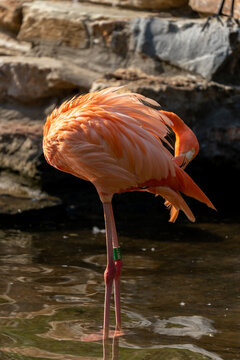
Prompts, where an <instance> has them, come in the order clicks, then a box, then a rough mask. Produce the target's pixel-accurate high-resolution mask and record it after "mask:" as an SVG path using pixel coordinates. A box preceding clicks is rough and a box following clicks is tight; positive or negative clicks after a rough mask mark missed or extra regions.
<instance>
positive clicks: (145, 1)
mask: <svg viewBox="0 0 240 360" xmlns="http://www.w3.org/2000/svg"><path fill="white" fill-rule="evenodd" d="M88 1H89V2H93V3H95V4H96V3H99V4H107V5H112V6H119V7H125V8H133V9H138V10H168V9H172V8H179V7H181V6H185V5H187V4H188V1H187V0H88Z"/></svg>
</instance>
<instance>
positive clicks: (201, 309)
mask: <svg viewBox="0 0 240 360" xmlns="http://www.w3.org/2000/svg"><path fill="white" fill-rule="evenodd" d="M135 227H136V226H135ZM159 228H160V229H159V234H158V233H157V234H156V232H155V233H154V236H152V235H151V231H150V232H149V234H150V235H149V237H150V238H151V239H152V240H150V239H148V238H147V236H145V234H146V233H147V230H146V233H144V232H142V231H140V232H139V236H137V235H136V234H137V232H136V231H132V232H130V237H129V238H127V237H124V236H121V234H120V238H119V239H120V243H121V246H122V249H123V261H124V268H123V274H122V283H121V298H122V314H123V330H124V335H123V336H122V337H120V338H114V339H111V340H110V341H109V342H108V343H106V344H104V350H103V344H102V343H101V341H97V342H90V341H84V340H85V339H84V337H86V336H87V335H88V334H92V333H100V331H101V328H102V320H103V300H104V282H103V272H104V268H105V260H106V257H105V235H104V234H103V233H101V232H98V230H97V231H95V232H96V233H95V234H94V233H93V231H92V230H80V229H77V228H76V227H75V229H74V230H66V229H64V230H61V231H56V230H48V231H40V232H34V231H32V232H29V231H28V232H26V231H20V230H11V229H8V230H2V231H0V249H1V250H0V279H1V280H0V359H3V360H5V359H11V360H15V359H16V360H20V359H21V360H26V359H28V360H32V359H40V360H43V359H59V360H60V359H64V360H68V359H69V360H77V359H78V360H80V359H88V360H90V359H91V360H93V359H102V358H103V352H104V354H105V355H104V356H105V359H108V358H114V359H115V360H116V359H119V360H123V359H137V360H138V359H163V360H179V359H181V360H189V359H191V360H195V359H196V360H197V359H198V360H203V359H213V360H221V359H224V360H234V359H235V360H236V359H240V289H239V284H240V254H239V246H240V236H239V224H237V223H218V224H207V223H200V224H193V225H192V224H186V225H181V226H179V225H174V227H172V226H169V225H167V226H166V227H164V228H163V227H162V225H161V224H159ZM120 233H121V232H120ZM111 324H112V328H114V314H113V311H112V318H111ZM112 349H113V350H112ZM112 351H113V355H112Z"/></svg>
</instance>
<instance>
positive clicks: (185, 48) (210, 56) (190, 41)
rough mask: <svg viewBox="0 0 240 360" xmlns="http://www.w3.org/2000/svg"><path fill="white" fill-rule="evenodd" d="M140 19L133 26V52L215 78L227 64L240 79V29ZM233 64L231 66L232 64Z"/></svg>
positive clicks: (214, 23)
mask: <svg viewBox="0 0 240 360" xmlns="http://www.w3.org/2000/svg"><path fill="white" fill-rule="evenodd" d="M222 21H223V20H222ZM205 23H206V20H205V19H184V20H175V19H161V18H157V17H151V18H137V19H135V20H134V21H133V23H132V33H133V36H134V40H135V45H134V48H133V49H134V51H136V52H138V53H140V54H142V55H144V56H148V57H152V58H155V59H158V60H160V61H162V62H167V63H170V64H171V65H173V66H177V67H178V68H181V69H184V70H186V71H189V72H192V73H196V74H199V75H201V76H202V77H204V78H206V79H212V78H213V77H214V76H215V75H217V74H218V73H219V72H220V71H222V72H224V70H226V65H228V66H230V67H231V66H232V69H231V74H230V76H232V77H233V78H235V79H236V76H237V77H239V69H240V66H239V56H238V54H239V51H240V28H239V26H238V25H237V24H232V26H228V24H227V22H226V21H223V23H221V22H219V21H218V20H217V19H212V20H211V21H210V22H209V24H208V26H207V28H205V29H204V24H205ZM229 63H231V65H229Z"/></svg>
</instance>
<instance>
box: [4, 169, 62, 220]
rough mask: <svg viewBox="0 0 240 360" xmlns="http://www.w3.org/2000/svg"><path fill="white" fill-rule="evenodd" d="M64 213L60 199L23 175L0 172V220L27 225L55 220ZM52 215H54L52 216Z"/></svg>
mask: <svg viewBox="0 0 240 360" xmlns="http://www.w3.org/2000/svg"><path fill="white" fill-rule="evenodd" d="M61 213H62V214H63V213H64V209H63V206H62V201H61V200H60V199H59V198H57V197H53V196H49V195H48V194H47V193H45V192H43V191H41V190H40V189H39V188H37V187H36V185H34V184H32V183H31V182H30V181H29V180H27V179H26V178H24V177H21V176H17V175H16V174H11V173H7V172H1V174H0V222H1V224H2V225H4V226H7V225H8V224H9V223H11V225H13V224H18V225H19V224H21V226H23V225H25V226H26V225H27V226H29V224H32V223H36V224H39V222H40V221H41V222H42V221H44V220H45V221H49V220H50V219H51V218H52V217H54V220H56V217H59V215H60V214H61ZM53 215H54V216H53Z"/></svg>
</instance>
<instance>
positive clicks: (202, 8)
mask: <svg viewBox="0 0 240 360" xmlns="http://www.w3.org/2000/svg"><path fill="white" fill-rule="evenodd" d="M220 3H221V2H220V1H218V2H217V1H215V0H190V1H189V6H191V8H192V9H193V10H194V11H197V12H199V13H201V14H205V15H211V14H216V13H217V12H218V9H219V6H220ZM231 5H232V0H225V2H224V6H223V9H222V14H224V15H228V16H230V14H231ZM233 16H234V18H235V19H240V2H239V1H235V2H234V13H233Z"/></svg>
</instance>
